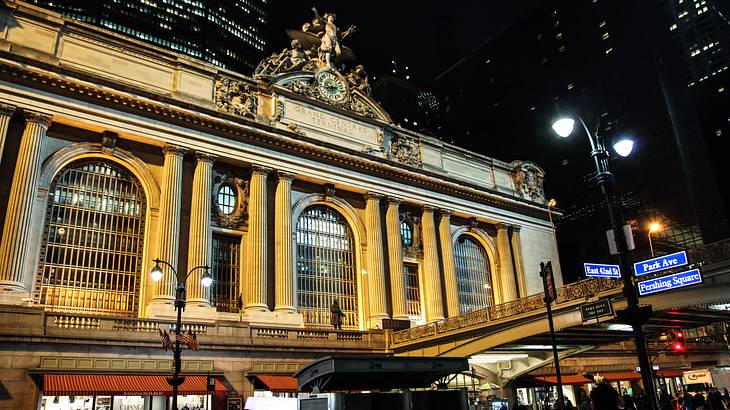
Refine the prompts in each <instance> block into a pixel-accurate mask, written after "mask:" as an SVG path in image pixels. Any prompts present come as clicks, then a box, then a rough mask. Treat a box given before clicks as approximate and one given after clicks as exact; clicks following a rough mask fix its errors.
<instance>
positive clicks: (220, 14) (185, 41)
mask: <svg viewBox="0 0 730 410" xmlns="http://www.w3.org/2000/svg"><path fill="white" fill-rule="evenodd" d="M30 3H33V4H37V5H39V6H42V7H44V8H47V9H50V10H54V11H56V12H59V13H61V14H62V15H64V16H66V17H69V18H72V19H76V20H79V21H82V22H84V23H88V24H93V25H95V26H98V27H102V28H105V29H108V30H112V31H114V32H116V33H119V34H122V35H124V36H128V37H132V38H135V39H139V40H142V41H146V42H148V43H151V44H154V45H156V46H159V47H163V48H166V49H168V50H172V51H175V52H178V53H181V54H185V55H188V56H191V57H194V58H197V59H201V60H205V61H207V62H209V63H212V64H214V65H216V66H218V67H223V68H228V69H231V70H234V71H240V72H250V71H251V70H253V68H254V67H255V65H256V63H258V61H259V60H260V59H261V57H262V56H263V53H264V49H265V48H266V41H265V38H266V34H267V33H266V28H267V23H268V10H269V5H268V3H267V1H266V0H205V1H202V0H124V1H118V0H99V1H85V0H61V1H54V0H33V1H31V2H30Z"/></svg>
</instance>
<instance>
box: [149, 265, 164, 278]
mask: <svg viewBox="0 0 730 410" xmlns="http://www.w3.org/2000/svg"><path fill="white" fill-rule="evenodd" d="M150 276H151V277H152V280H153V281H155V282H159V281H160V279H162V268H160V265H155V267H154V268H152V272H150Z"/></svg>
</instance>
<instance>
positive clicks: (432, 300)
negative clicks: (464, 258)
mask: <svg viewBox="0 0 730 410" xmlns="http://www.w3.org/2000/svg"><path fill="white" fill-rule="evenodd" d="M421 228H422V229H423V270H424V275H423V276H424V284H423V290H424V292H425V293H426V295H425V299H426V321H427V322H437V321H439V320H443V319H444V306H443V301H442V300H441V269H440V268H439V255H438V247H437V245H436V226H435V223H434V220H433V208H432V207H430V206H424V207H423V216H422V217H421Z"/></svg>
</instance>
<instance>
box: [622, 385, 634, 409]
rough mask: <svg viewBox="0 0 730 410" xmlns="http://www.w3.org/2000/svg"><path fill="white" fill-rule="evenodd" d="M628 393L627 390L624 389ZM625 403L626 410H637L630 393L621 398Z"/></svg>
mask: <svg viewBox="0 0 730 410" xmlns="http://www.w3.org/2000/svg"><path fill="white" fill-rule="evenodd" d="M624 391H626V389H624ZM621 399H622V400H623V402H624V409H625V410H636V405H634V400H633V399H632V398H631V396H629V393H628V392H627V393H626V394H624V396H623V397H622V398H621Z"/></svg>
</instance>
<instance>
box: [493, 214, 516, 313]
mask: <svg viewBox="0 0 730 410" xmlns="http://www.w3.org/2000/svg"><path fill="white" fill-rule="evenodd" d="M508 229H509V225H507V224H503V223H499V224H497V251H498V252H499V281H500V283H501V289H502V300H500V302H501V303H504V302H509V301H511V300H515V299H517V286H516V285H517V284H516V283H515V273H514V269H512V249H511V247H510V244H509V233H508Z"/></svg>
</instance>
